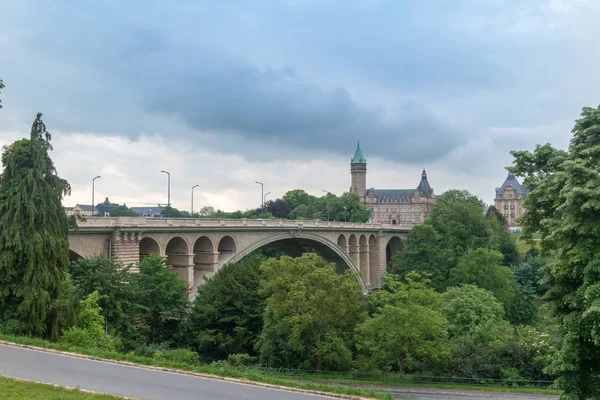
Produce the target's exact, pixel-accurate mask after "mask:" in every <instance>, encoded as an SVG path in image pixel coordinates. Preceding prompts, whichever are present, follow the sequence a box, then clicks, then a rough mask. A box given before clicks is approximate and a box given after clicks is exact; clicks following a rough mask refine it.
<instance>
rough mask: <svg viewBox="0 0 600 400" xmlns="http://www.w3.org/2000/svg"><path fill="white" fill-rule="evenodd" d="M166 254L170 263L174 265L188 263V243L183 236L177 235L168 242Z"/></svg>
mask: <svg viewBox="0 0 600 400" xmlns="http://www.w3.org/2000/svg"><path fill="white" fill-rule="evenodd" d="M165 254H166V256H167V263H168V264H169V265H172V266H174V267H179V266H183V265H187V261H188V260H187V257H188V255H189V251H188V244H187V242H186V241H185V239H183V238H182V237H179V236H175V237H174V238H172V239H171V240H169V242H168V243H167V248H166V250H165Z"/></svg>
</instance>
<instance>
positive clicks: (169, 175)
mask: <svg viewBox="0 0 600 400" xmlns="http://www.w3.org/2000/svg"><path fill="white" fill-rule="evenodd" d="M160 172H162V173H163V174H167V176H168V181H167V185H168V189H167V207H169V208H171V174H170V173H168V172H167V171H160Z"/></svg>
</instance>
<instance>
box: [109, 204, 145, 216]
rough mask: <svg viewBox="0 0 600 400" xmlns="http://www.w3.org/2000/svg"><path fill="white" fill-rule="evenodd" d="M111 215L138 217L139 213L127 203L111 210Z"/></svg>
mask: <svg viewBox="0 0 600 400" xmlns="http://www.w3.org/2000/svg"><path fill="white" fill-rule="evenodd" d="M110 216H111V217H137V216H138V213H136V212H135V211H133V210H132V209H131V208H129V207H127V205H126V204H123V205H122V206H117V207H115V208H112V209H111V210H110Z"/></svg>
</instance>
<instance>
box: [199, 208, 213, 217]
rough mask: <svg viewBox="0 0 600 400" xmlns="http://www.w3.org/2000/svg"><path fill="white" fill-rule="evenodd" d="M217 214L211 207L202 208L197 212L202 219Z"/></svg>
mask: <svg viewBox="0 0 600 400" xmlns="http://www.w3.org/2000/svg"><path fill="white" fill-rule="evenodd" d="M216 213H217V212H216V211H215V208H214V207H212V206H204V207H202V208H201V209H200V211H198V214H199V215H200V216H201V217H203V218H213V217H214V216H215V214H216Z"/></svg>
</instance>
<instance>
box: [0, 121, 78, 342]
mask: <svg viewBox="0 0 600 400" xmlns="http://www.w3.org/2000/svg"><path fill="white" fill-rule="evenodd" d="M51 149H52V146H51V145H50V134H49V133H48V131H46V126H45V125H44V122H43V121H42V114H41V113H39V114H38V115H37V117H36V119H35V121H34V123H33V126H32V128H31V137H30V139H29V140H28V139H21V140H18V141H16V142H14V143H13V144H11V145H10V146H7V147H5V148H4V153H3V155H2V163H3V165H4V172H3V173H2V178H1V184H0V313H3V312H6V311H8V310H11V309H12V310H14V311H15V312H16V314H17V316H18V320H19V321H20V331H21V332H22V333H26V334H32V335H42V334H43V333H45V332H46V329H47V323H48V313H49V312H50V310H51V308H52V303H53V301H54V300H55V299H56V298H57V297H58V296H59V294H60V289H61V284H62V282H63V280H64V279H65V274H66V272H67V268H68V266H69V242H68V233H69V221H68V218H67V215H66V214H65V211H64V208H63V206H62V204H61V200H62V197H63V196H64V195H67V194H69V193H70V190H71V188H70V186H69V184H68V183H67V181H65V180H64V179H61V178H59V177H58V175H56V169H55V168H54V164H53V162H52V159H51V158H50V156H49V151H50V150H51Z"/></svg>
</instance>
